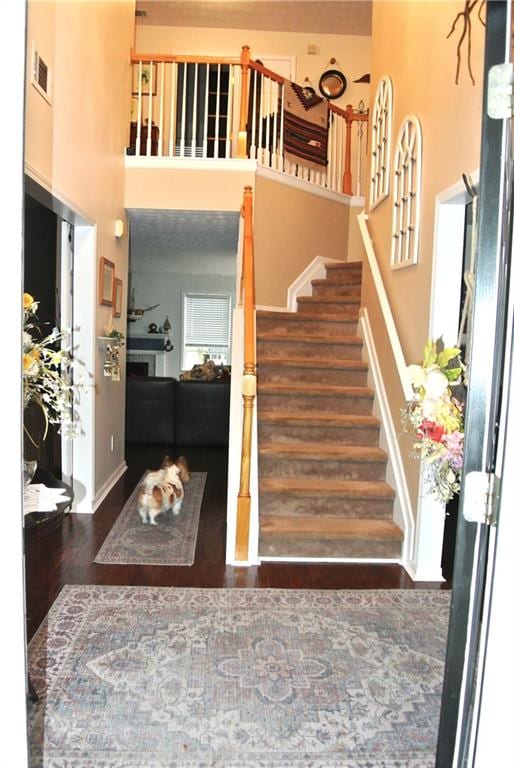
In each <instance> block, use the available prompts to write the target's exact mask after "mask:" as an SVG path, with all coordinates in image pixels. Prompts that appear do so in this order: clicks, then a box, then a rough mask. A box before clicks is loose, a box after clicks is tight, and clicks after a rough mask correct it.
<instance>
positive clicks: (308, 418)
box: [258, 411, 380, 428]
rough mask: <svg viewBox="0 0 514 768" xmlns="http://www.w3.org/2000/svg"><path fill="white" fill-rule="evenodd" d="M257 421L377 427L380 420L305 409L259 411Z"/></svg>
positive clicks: (357, 415) (359, 415) (371, 417)
mask: <svg viewBox="0 0 514 768" xmlns="http://www.w3.org/2000/svg"><path fill="white" fill-rule="evenodd" d="M258 419H259V423H261V424H265V423H274V424H284V423H287V424H305V425H306V426H331V425H333V426H343V427H368V428H369V427H379V426H380V421H379V420H378V419H376V418H375V417H374V416H363V415H361V414H343V413H332V412H331V411H319V412H316V413H305V411H259V412H258Z"/></svg>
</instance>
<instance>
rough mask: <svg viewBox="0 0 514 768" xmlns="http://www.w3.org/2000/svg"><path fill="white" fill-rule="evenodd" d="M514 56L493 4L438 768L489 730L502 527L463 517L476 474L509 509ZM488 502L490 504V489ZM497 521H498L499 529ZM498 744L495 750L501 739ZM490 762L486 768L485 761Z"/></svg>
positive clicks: (459, 758) (466, 753)
mask: <svg viewBox="0 0 514 768" xmlns="http://www.w3.org/2000/svg"><path fill="white" fill-rule="evenodd" d="M510 59H511V4H510V3H507V2H505V0H504V1H503V2H493V0H487V23H486V33H485V61H484V89H483V105H482V141H481V156H480V195H479V198H478V240H477V243H478V248H477V258H476V275H475V289H474V301H473V308H472V309H473V323H472V328H473V332H472V334H471V338H470V340H469V342H470V343H469V344H468V348H469V350H470V355H469V369H468V374H469V375H468V392H467V402H466V418H465V429H464V432H465V436H464V466H463V470H462V477H463V481H462V492H461V495H460V500H459V512H458V521H457V540H456V548H455V565H454V572H453V583H452V600H451V609H450V622H449V628H448V641H447V648H446V665H445V673H444V681H443V692H442V702H441V715H440V727H439V738H438V745H437V757H436V768H450V766H451V767H452V768H461V766H472V765H477V768H482V766H478V764H476V763H475V760H474V754H475V742H476V738H477V734H478V733H479V732H480V727H481V724H480V713H478V715H477V714H476V713H477V707H478V706H479V703H480V685H481V678H482V672H483V668H484V666H483V665H484V661H485V659H486V656H485V655H484V653H483V649H484V645H485V643H486V640H487V636H488V632H489V628H488V621H487V619H488V613H487V611H488V601H489V596H490V595H494V594H495V589H496V586H497V585H495V582H494V551H495V550H494V539H495V538H496V534H497V531H495V530H494V528H492V527H490V526H489V524H488V523H486V522H476V521H470V520H469V519H466V517H465V516H464V512H465V510H466V508H467V506H468V505H467V502H468V497H469V501H470V502H474V501H476V499H477V495H478V494H479V493H481V492H479V491H478V490H476V489H475V486H473V485H472V484H471V481H470V479H469V478H470V473H472V472H473V473H480V475H479V476H480V477H481V478H483V480H485V481H487V482H488V483H489V490H488V492H489V503H490V505H491V506H490V507H486V504H485V501H484V504H483V508H482V510H481V512H482V515H485V513H486V511H489V512H491V511H492V513H493V515H499V514H500V512H501V509H502V506H503V500H502V488H501V473H502V461H501V458H502V448H503V446H502V438H504V437H505V435H506V429H505V427H506V424H507V423H508V422H506V412H507V408H508V406H509V395H510V390H511V388H510V387H509V386H507V387H505V376H508V373H509V368H510V363H511V361H510V353H511V349H510V348H509V347H508V342H509V339H510V343H511V346H512V336H511V335H510V333H509V331H508V329H509V325H510V324H511V323H512V317H509V314H508V313H509V311H512V298H513V297H512V295H511V296H510V303H508V302H509V296H508V287H509V285H508V283H509V279H510V277H511V275H510V258H511V248H512V221H511V213H512V201H513V195H512V152H511V136H510V133H511V125H510V123H511V119H510V118H509V119H503V120H499V119H493V118H491V117H489V115H488V112H487V107H488V78H489V71H490V69H491V67H493V66H495V65H497V64H504V63H505V62H506V61H507V62H510ZM509 320H510V323H509ZM496 481H497V482H498V484H499V490H498V491H497V490H496ZM481 495H482V494H481ZM483 496H484V499H485V497H486V493H485V492H484V493H483ZM498 502H499V503H498ZM470 506H472V504H471V505H470ZM511 513H512V510H510V514H511ZM498 519H499V518H498V517H497V518H496V521H497V520H498ZM496 521H495V520H494V519H493V525H496ZM507 610H508V608H507ZM499 618H500V620H501V617H499ZM497 620H498V616H497ZM510 731H511V728H509V732H510ZM482 743H483V742H482ZM491 747H492V748H493V749H494V742H491ZM501 761H502V762H501V764H503V765H506V764H507V763H506V762H505V755H502V757H501ZM489 764H491V765H492V764H493V763H487V765H489ZM482 765H483V766H484V768H485V765H486V764H484V763H483V764H482Z"/></svg>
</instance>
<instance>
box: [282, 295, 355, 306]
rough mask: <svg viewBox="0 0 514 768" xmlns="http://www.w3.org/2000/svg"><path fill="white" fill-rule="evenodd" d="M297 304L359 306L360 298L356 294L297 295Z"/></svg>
mask: <svg viewBox="0 0 514 768" xmlns="http://www.w3.org/2000/svg"><path fill="white" fill-rule="evenodd" d="M296 301H297V302H298V304H334V303H335V301H337V303H338V304H347V305H348V306H349V307H356V308H358V307H360V305H361V300H360V297H358V296H335V297H334V296H298V298H297V299H296Z"/></svg>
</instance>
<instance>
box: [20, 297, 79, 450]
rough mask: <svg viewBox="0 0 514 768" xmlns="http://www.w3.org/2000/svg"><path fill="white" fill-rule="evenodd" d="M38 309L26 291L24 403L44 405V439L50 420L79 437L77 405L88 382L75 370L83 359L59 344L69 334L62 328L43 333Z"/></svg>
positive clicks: (60, 429) (23, 359) (24, 299)
mask: <svg viewBox="0 0 514 768" xmlns="http://www.w3.org/2000/svg"><path fill="white" fill-rule="evenodd" d="M37 309H38V302H37V301H36V300H35V299H34V298H33V296H31V295H30V293H24V294H23V313H24V328H23V354H22V368H23V404H24V407H27V406H28V404H29V403H30V402H34V403H36V404H37V405H38V406H39V408H41V411H42V412H43V415H44V418H45V432H44V435H43V439H44V438H45V437H46V434H47V430H48V424H57V425H59V429H58V431H59V432H61V433H63V434H64V435H66V436H67V437H76V436H78V435H80V434H83V433H82V428H81V424H80V419H79V417H78V414H77V412H76V409H75V406H76V404H77V402H78V399H79V393H80V390H81V389H82V387H83V386H84V385H83V384H82V383H81V382H80V381H78V380H77V376H76V375H75V373H74V371H75V370H76V368H77V367H78V366H80V365H82V363H81V361H80V360H78V359H77V358H75V357H74V356H73V355H72V354H71V352H68V351H66V350H63V349H56V348H55V347H56V345H58V344H60V343H61V342H62V341H63V339H64V337H65V336H66V334H65V333H61V332H60V331H59V329H58V328H53V329H52V331H51V332H50V333H49V334H48V335H47V336H43V337H42V335H41V332H40V329H39V327H38V325H37V324H36V323H35V313H36V312H37ZM29 437H30V439H31V440H32V437H31V436H30V435H29ZM32 442H34V441H33V440H32Z"/></svg>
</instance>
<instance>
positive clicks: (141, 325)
mask: <svg viewBox="0 0 514 768" xmlns="http://www.w3.org/2000/svg"><path fill="white" fill-rule="evenodd" d="M131 287H132V288H133V289H134V291H135V294H136V296H137V303H138V305H139V306H141V307H148V306H152V305H153V304H159V305H160V306H159V307H158V308H157V309H154V310H152V311H151V312H145V314H144V317H143V319H142V320H137V321H136V322H135V323H130V324H129V328H128V333H129V335H130V334H131V333H145V332H146V331H147V330H148V326H149V324H150V323H155V324H156V325H157V327H160V326H161V325H162V324H163V322H164V319H165V317H166V315H168V317H169V320H170V323H171V332H170V333H171V343H172V344H173V350H172V351H171V352H167V353H166V355H165V363H164V366H165V367H164V375H165V376H173V377H175V378H177V379H178V377H179V374H180V364H181V363H180V355H181V340H182V294H183V293H184V292H187V291H194V292H199V293H202V292H205V293H231V294H232V307H234V306H235V301H236V257H235V255H234V273H233V275H230V276H227V275H210V274H203V275H198V274H184V273H176V272H165V273H162V272H143V271H134V272H131Z"/></svg>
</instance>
